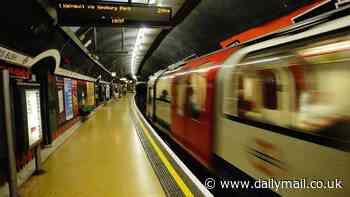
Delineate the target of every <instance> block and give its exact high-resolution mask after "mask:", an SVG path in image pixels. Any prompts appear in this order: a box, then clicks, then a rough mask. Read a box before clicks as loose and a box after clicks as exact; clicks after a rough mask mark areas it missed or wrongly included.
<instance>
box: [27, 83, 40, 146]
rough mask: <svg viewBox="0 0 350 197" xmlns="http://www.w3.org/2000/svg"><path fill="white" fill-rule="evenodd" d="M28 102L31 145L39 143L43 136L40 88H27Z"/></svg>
mask: <svg viewBox="0 0 350 197" xmlns="http://www.w3.org/2000/svg"><path fill="white" fill-rule="evenodd" d="M25 97H26V103H27V107H26V108H27V110H26V111H27V124H28V125H27V132H28V138H29V139H28V141H29V147H31V146H33V145H34V144H36V143H38V142H39V141H40V140H41V139H42V136H43V133H42V125H41V108H40V90H39V89H28V90H25Z"/></svg>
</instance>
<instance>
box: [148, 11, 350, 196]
mask: <svg viewBox="0 0 350 197" xmlns="http://www.w3.org/2000/svg"><path fill="white" fill-rule="evenodd" d="M348 14H349V9H344V10H342V11H338V12H337V13H336V14H334V13H332V14H328V15H324V16H323V17H319V18H318V19H317V18H316V19H313V20H309V21H306V22H304V23H303V24H302V25H300V24H296V25H295V26H292V27H289V28H287V29H285V30H283V31H280V32H279V34H278V35H279V36H275V38H272V39H267V40H265V41H257V42H255V43H252V44H247V45H242V46H239V47H229V48H226V49H223V50H220V51H217V52H214V53H212V54H209V55H205V56H202V57H199V58H196V59H192V60H188V61H183V62H179V63H177V64H175V65H172V66H170V67H169V69H166V70H163V71H159V72H158V73H156V74H155V75H153V76H151V77H150V79H149V81H148V84H147V88H148V90H147V92H148V93H147V111H146V114H147V117H148V119H150V120H151V121H152V122H153V123H154V124H155V125H157V127H159V128H160V129H161V130H162V131H164V132H165V133H167V134H168V135H169V136H170V137H171V138H172V139H173V140H174V141H175V142H177V143H178V144H179V145H181V147H183V148H184V149H185V150H187V151H188V152H189V153H190V154H191V155H192V156H193V157H194V158H196V159H197V160H198V161H199V162H201V163H202V164H204V165H205V166H207V167H208V168H211V166H212V160H213V158H214V157H218V158H220V159H222V160H224V161H225V162H227V163H229V164H230V165H232V167H234V168H237V169H239V170H240V171H242V172H243V173H245V174H246V175H247V176H249V177H250V178H253V179H255V180H258V179H264V180H269V179H271V178H274V179H275V180H298V179H302V178H306V179H307V181H312V180H319V181H322V182H323V183H324V184H323V185H322V188H321V189H320V188H319V189H311V188H309V189H294V190H292V189H280V190H278V191H275V192H277V193H278V194H279V195H282V196H338V197H340V196H343V197H348V196H350V186H349V185H348V184H349V181H350V169H349V167H350V153H349V150H350V100H349V98H350V16H349V15H348ZM272 37H273V36H272ZM232 178H233V179H234V177H232ZM336 179H338V180H341V181H342V187H343V188H342V189H340V188H338V189H335V188H333V189H332V188H328V189H326V188H325V187H327V185H326V184H327V182H326V181H335V180H336ZM308 183H309V182H308ZM319 186H320V187H321V184H320V185H319ZM329 186H332V185H330V184H329ZM333 186H334V184H333ZM334 187H335V186H334Z"/></svg>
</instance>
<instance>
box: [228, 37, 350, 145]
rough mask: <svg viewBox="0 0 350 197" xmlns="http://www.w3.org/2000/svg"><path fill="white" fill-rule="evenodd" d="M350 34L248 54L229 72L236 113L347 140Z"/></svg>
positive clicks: (349, 93)
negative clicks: (277, 49) (236, 105)
mask: <svg viewBox="0 0 350 197" xmlns="http://www.w3.org/2000/svg"><path fill="white" fill-rule="evenodd" d="M349 39H350V36H344V37H341V38H335V39H331V40H326V41H324V42H322V41H321V42H318V43H317V44H311V45H307V46H305V47H300V48H296V49H291V50H288V49H282V50H279V51H274V52H271V53H266V52H264V53H263V54H253V55H250V56H248V57H246V58H245V59H244V60H243V62H242V63H240V64H239V65H238V69H237V70H235V72H234V73H233V75H234V77H233V79H234V80H236V81H235V82H236V83H235V84H237V92H236V93H237V100H238V101H237V102H238V116H239V117H242V118H245V119H252V120H255V121H261V122H266V123H269V124H273V125H278V126H282V127H290V128H294V129H297V130H300V131H303V132H308V133H312V134H315V135H322V136H327V137H329V138H335V139H337V140H341V141H349V140H350V133H349V132H348V130H349V128H350V119H349V118H350V102H349V100H348V98H349V97H350V67H349V64H350V42H349V41H348V40H349ZM226 113H228V114H230V113H232V112H230V111H226Z"/></svg>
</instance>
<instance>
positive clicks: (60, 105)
mask: <svg viewBox="0 0 350 197" xmlns="http://www.w3.org/2000/svg"><path fill="white" fill-rule="evenodd" d="M63 99H64V98H63V90H58V112H59V113H63V112H64V101H63Z"/></svg>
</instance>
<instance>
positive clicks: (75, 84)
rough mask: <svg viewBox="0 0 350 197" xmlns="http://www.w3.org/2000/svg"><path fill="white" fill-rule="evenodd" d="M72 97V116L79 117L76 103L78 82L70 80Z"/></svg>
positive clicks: (77, 103)
mask: <svg viewBox="0 0 350 197" xmlns="http://www.w3.org/2000/svg"><path fill="white" fill-rule="evenodd" d="M72 96H73V112H74V116H78V115H79V102H78V81H77V80H72Z"/></svg>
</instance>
